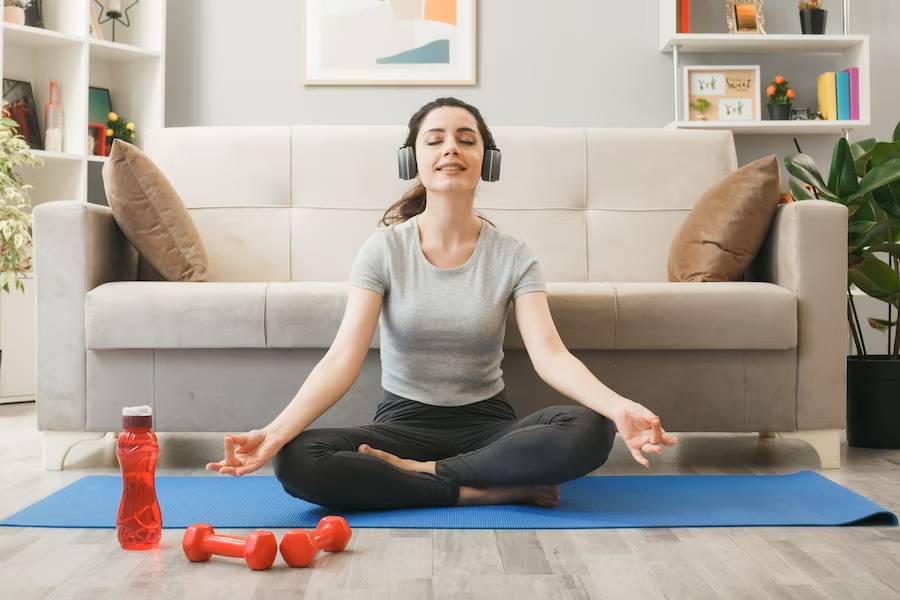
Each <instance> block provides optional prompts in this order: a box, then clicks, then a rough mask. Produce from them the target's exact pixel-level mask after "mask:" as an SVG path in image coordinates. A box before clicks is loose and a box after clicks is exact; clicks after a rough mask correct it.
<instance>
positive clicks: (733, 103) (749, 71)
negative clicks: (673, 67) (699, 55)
mask: <svg viewBox="0 0 900 600" xmlns="http://www.w3.org/2000/svg"><path fill="white" fill-rule="evenodd" d="M683 75H684V85H683V88H684V105H685V106H687V107H688V108H689V109H690V110H689V112H688V115H687V117H688V118H687V120H688V121H706V120H710V121H753V120H757V121H758V120H760V119H761V118H762V116H761V108H760V101H759V96H760V93H759V65H737V66H731V65H712V66H706V65H689V66H686V67H684V68H683ZM701 97H702V98H703V99H704V100H705V101H706V102H707V103H708V104H709V106H706V108H707V109H712V110H710V114H709V115H708V116H707V114H706V109H704V110H703V111H702V112H701V111H700V110H699V106H700V103H699V102H698V100H699V99H700V98H701ZM701 117H702V118H701Z"/></svg>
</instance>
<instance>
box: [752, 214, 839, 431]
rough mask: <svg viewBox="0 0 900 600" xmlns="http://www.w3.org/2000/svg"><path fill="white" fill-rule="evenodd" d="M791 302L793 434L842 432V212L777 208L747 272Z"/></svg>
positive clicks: (753, 278)
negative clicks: (793, 305)
mask: <svg viewBox="0 0 900 600" xmlns="http://www.w3.org/2000/svg"><path fill="white" fill-rule="evenodd" d="M748 278H749V279H752V280H754V281H765V282H770V283H774V284H776V285H779V286H781V287H784V288H787V289H789V290H791V291H792V292H793V293H794V294H795V295H796V296H797V311H798V312H797V328H798V330H797V429H798V430H808V429H842V428H843V427H844V425H845V422H846V397H847V375H846V373H847V335H848V328H847V207H846V206H844V205H842V204H838V203H835V202H829V201H827V200H801V201H799V202H791V203H788V204H781V205H779V206H778V210H777V212H776V214H775V219H774V221H773V223H772V227H771V229H770V230H769V235H768V237H767V239H766V241H765V243H764V244H763V247H762V249H761V250H760V252H759V254H758V255H757V257H756V259H755V260H754V262H753V264H752V265H751V268H750V269H749V270H748Z"/></svg>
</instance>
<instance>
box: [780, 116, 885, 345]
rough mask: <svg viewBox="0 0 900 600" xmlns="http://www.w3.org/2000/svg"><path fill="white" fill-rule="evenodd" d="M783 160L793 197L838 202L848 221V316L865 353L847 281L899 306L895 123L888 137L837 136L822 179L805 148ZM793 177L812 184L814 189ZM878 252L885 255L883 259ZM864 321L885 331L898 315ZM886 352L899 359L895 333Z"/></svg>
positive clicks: (857, 340)
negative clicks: (852, 139)
mask: <svg viewBox="0 0 900 600" xmlns="http://www.w3.org/2000/svg"><path fill="white" fill-rule="evenodd" d="M784 165H785V168H786V169H787V171H788V173H790V174H791V175H792V176H793V177H794V178H796V179H791V180H790V181H789V186H790V191H791V195H792V196H793V197H794V199H796V200H809V199H812V198H813V197H814V195H813V194H815V197H818V198H820V199H823V200H829V201H831V202H838V203H840V204H843V205H844V206H846V207H847V209H848V214H849V221H848V224H847V229H848V236H847V293H848V297H847V318H848V320H849V323H850V331H851V333H852V334H853V340H854V343H855V344H856V350H857V354H859V355H860V356H865V355H866V354H867V352H866V347H865V343H864V342H863V341H862V335H861V334H862V332H861V330H860V324H859V317H858V315H857V313H856V305H855V303H854V301H853V295H852V294H851V293H850V290H851V286H856V287H857V288H858V289H859V290H860V291H862V292H863V293H865V294H866V295H868V296H871V297H872V298H876V299H878V300H881V301H882V302H886V303H888V304H889V305H891V306H893V307H894V308H896V309H897V310H898V312H900V243H898V242H900V123H898V124H897V127H896V128H895V129H894V133H893V137H892V139H891V141H890V142H879V141H877V140H875V139H874V138H870V139H866V140H862V141H860V142H857V143H855V144H850V143H849V142H848V141H847V140H846V138H843V137H842V138H839V139H838V141H837V143H836V144H835V146H834V152H833V153H832V158H831V171H830V173H829V175H828V180H827V181H826V180H825V179H824V178H823V177H822V175H821V173H820V172H819V169H818V168H817V167H816V164H815V162H814V161H813V160H812V158H811V157H809V156H808V155H806V154H802V153H797V154H791V155H789V156H786V157H785V159H784ZM797 180H799V181H800V182H803V183H807V184H809V185H810V186H812V188H813V189H814V192H813V194H811V193H810V192H809V190H808V189H807V188H805V187H804V186H802V185H801V184H800V183H799V182H798V181H797ZM879 255H887V256H888V262H885V261H884V260H883V259H882V258H880V256H879ZM869 325H871V326H872V327H874V328H875V329H878V330H879V331H882V332H885V331H886V332H887V334H888V340H889V342H890V339H891V338H890V336H891V329H892V328H895V327H896V326H897V321H896V320H893V321H888V320H884V319H869ZM890 358H892V359H895V360H900V335H896V332H895V335H894V341H893V348H892V350H891V352H890Z"/></svg>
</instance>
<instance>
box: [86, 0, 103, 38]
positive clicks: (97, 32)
mask: <svg viewBox="0 0 900 600" xmlns="http://www.w3.org/2000/svg"><path fill="white" fill-rule="evenodd" d="M88 36H89V37H90V38H91V39H92V40H102V39H103V28H101V27H100V19H98V18H97V9H96V8H94V5H93V4H91V22H90V23H88Z"/></svg>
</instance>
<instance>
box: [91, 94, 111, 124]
mask: <svg viewBox="0 0 900 600" xmlns="http://www.w3.org/2000/svg"><path fill="white" fill-rule="evenodd" d="M111 112H112V99H111V94H110V92H109V90H108V89H107V88H101V87H93V86H91V87H89V88H88V123H104V124H105V123H106V122H107V121H108V120H109V119H108V116H109V113H111Z"/></svg>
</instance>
